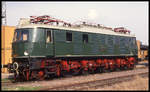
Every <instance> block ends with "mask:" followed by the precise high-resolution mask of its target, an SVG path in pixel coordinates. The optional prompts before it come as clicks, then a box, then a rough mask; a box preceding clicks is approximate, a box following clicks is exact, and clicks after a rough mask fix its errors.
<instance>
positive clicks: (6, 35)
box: [1, 26, 16, 73]
mask: <svg viewBox="0 0 150 92" xmlns="http://www.w3.org/2000/svg"><path fill="white" fill-rule="evenodd" d="M15 28H16V27H15V26H1V29H2V30H1V39H2V42H1V46H2V47H1V57H2V59H1V64H2V65H6V64H8V63H11V62H12V60H11V52H12V41H13V35H14V31H15ZM1 72H3V73H7V72H8V71H7V68H3V69H1Z"/></svg>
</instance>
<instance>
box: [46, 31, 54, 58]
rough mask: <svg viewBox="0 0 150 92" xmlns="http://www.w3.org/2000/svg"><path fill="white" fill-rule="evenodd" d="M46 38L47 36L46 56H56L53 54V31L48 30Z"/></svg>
mask: <svg viewBox="0 0 150 92" xmlns="http://www.w3.org/2000/svg"><path fill="white" fill-rule="evenodd" d="M45 36H46V39H45V42H46V45H45V46H46V47H45V48H46V49H45V50H46V51H45V52H46V56H48V57H52V56H53V55H54V54H53V31H52V30H51V29H47V30H46V32H45Z"/></svg>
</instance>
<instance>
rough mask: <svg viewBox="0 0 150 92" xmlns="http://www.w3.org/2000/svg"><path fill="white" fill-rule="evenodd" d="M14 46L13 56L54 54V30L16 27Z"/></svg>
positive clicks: (24, 56) (25, 56)
mask: <svg viewBox="0 0 150 92" xmlns="http://www.w3.org/2000/svg"><path fill="white" fill-rule="evenodd" d="M44 38H45V39H44ZM12 48H13V52H12V57H13V58H28V57H29V56H30V57H44V56H53V52H52V51H53V50H52V49H53V42H52V30H50V29H46V28H38V27H37V28H36V27H35V28H19V29H16V30H15V33H14V39H13V43H12Z"/></svg>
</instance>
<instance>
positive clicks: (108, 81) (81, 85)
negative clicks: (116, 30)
mask: <svg viewBox="0 0 150 92" xmlns="http://www.w3.org/2000/svg"><path fill="white" fill-rule="evenodd" d="M146 68H147V67H139V68H135V69H134V70H124V71H115V72H109V73H108V74H112V75H113V73H116V72H117V73H121V72H128V71H136V70H140V69H146ZM103 74H107V73H102V75H103ZM141 74H142V73H141ZM141 74H139V75H141ZM147 74H148V72H146V73H143V74H142V75H147ZM127 76H129V75H126V76H124V79H122V78H123V77H116V78H112V79H111V78H110V79H104V80H96V81H90V82H84V83H74V84H69V85H64V86H57V87H52V88H49V87H48V88H43V89H40V90H68V89H72V88H73V89H77V90H78V89H79V90H80V89H86V88H87V87H94V85H95V87H97V86H102V85H108V84H109V85H111V84H113V83H117V82H120V81H125V79H128V80H129V79H131V78H133V76H135V75H132V76H130V77H131V78H127ZM81 77H82V75H81ZM83 77H84V76H83ZM118 79H120V81H119V80H118ZM62 80H64V78H62V79H58V80H57V79H56V81H62ZM48 81H49V82H50V81H51V80H48ZM111 81H112V82H111ZM126 81H127V80H126ZM40 82H41V81H27V82H16V83H13V82H12V81H9V82H2V83H1V84H2V86H8V85H9V86H10V87H11V86H13V87H14V86H17V85H20V84H21V85H24V84H31V83H33V84H34V83H35V84H36V83H40ZM99 83H100V84H99ZM93 84H94V85H93ZM78 85H79V86H78ZM88 85H92V86H88Z"/></svg>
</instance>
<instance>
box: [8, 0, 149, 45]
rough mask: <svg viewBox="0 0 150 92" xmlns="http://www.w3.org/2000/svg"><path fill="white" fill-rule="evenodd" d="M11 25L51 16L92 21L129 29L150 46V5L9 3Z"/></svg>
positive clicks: (68, 20)
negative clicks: (149, 12) (31, 17)
mask: <svg viewBox="0 0 150 92" xmlns="http://www.w3.org/2000/svg"><path fill="white" fill-rule="evenodd" d="M6 7H7V11H6V12H7V13H6V14H7V25H9V26H16V25H17V24H18V21H19V19H20V18H29V16H34V15H35V16H41V15H51V16H53V17H56V18H59V19H62V20H64V21H67V22H71V23H74V22H76V21H82V20H85V21H90V22H93V23H99V24H103V25H105V26H108V27H112V28H115V27H125V28H127V29H129V30H131V33H132V34H135V36H136V37H137V38H136V39H137V40H140V41H142V43H143V44H147V45H148V44H149V43H148V37H149V30H148V23H149V17H148V8H149V5H148V2H73V1H72V2H54V1H53V2H6Z"/></svg>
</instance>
